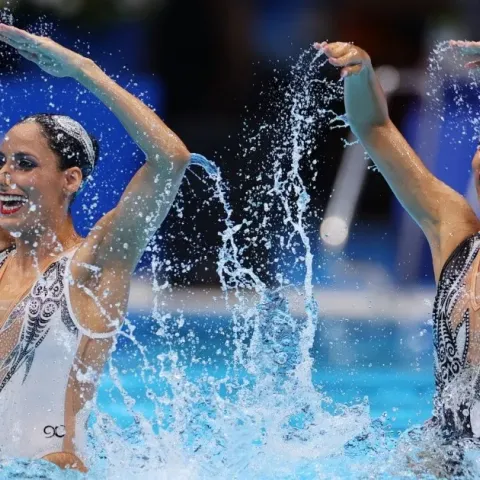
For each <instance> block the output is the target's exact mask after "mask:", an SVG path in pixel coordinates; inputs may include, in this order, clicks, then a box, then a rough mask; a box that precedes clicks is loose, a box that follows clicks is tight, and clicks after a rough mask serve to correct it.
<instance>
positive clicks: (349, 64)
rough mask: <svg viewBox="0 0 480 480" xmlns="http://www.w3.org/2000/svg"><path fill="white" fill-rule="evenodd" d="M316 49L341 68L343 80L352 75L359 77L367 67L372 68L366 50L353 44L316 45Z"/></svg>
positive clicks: (324, 43)
mask: <svg viewBox="0 0 480 480" xmlns="http://www.w3.org/2000/svg"><path fill="white" fill-rule="evenodd" d="M313 46H314V48H316V49H317V50H321V51H323V53H324V54H325V55H326V56H327V57H328V61H329V62H330V63H331V64H332V65H333V66H334V67H339V68H341V69H342V70H341V71H340V76H341V77H342V78H345V77H349V76H351V75H358V74H359V73H360V72H361V71H362V70H363V69H364V68H365V67H369V66H371V61H370V57H369V56H368V54H367V52H365V50H362V49H361V48H359V47H357V46H356V45H352V44H351V43H343V42H335V43H327V42H323V43H314V44H313Z"/></svg>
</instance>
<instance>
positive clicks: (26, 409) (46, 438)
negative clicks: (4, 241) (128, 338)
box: [0, 249, 116, 459]
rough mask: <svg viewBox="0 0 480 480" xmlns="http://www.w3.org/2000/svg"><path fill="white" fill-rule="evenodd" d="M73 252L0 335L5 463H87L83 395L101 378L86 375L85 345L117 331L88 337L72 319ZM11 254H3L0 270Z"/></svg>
mask: <svg viewBox="0 0 480 480" xmlns="http://www.w3.org/2000/svg"><path fill="white" fill-rule="evenodd" d="M74 253H75V251H71V252H69V253H68V254H66V255H65V256H63V257H62V258H60V259H59V260H58V261H56V262H54V263H52V264H51V265H50V266H49V267H48V268H47V270H46V271H45V272H44V273H43V274H42V275H41V276H40V277H39V278H38V280H37V281H36V282H35V283H34V285H33V286H32V288H31V290H30V291H29V293H28V294H27V295H26V296H25V297H24V298H23V299H22V300H21V301H20V302H19V303H18V304H17V305H15V306H14V308H13V310H11V312H10V314H9V315H8V318H7V319H6V321H5V323H4V324H3V325H2V326H1V328H0V459H1V458H4V457H25V458H41V457H43V456H45V455H47V454H50V453H55V452H71V453H75V454H76V455H77V456H79V457H80V458H82V456H83V450H84V446H85V439H86V421H87V419H88V416H89V409H88V408H87V403H89V402H87V401H86V400H88V398H86V397H85V395H84V393H83V392H84V391H85V389H86V388H89V386H90V385H93V384H94V383H95V382H96V377H95V376H94V375H90V376H89V375H87V373H88V371H89V366H88V362H87V361H86V359H85V358H84V356H83V353H82V352H83V349H84V345H85V342H86V341H91V339H99V341H104V340H102V339H107V338H109V337H112V336H113V335H114V334H115V333H116V332H111V333H105V334H95V333H93V332H89V331H88V330H86V329H85V328H83V327H82V326H81V325H80V323H79V322H78V321H77V319H76V318H75V315H74V313H73V310H72V306H71V303H70V295H69V285H70V282H71V277H70V274H69V272H70V268H69V267H70V262H71V259H72V257H73V254H74ZM12 254H13V249H10V250H8V251H6V252H1V253H0V268H1V267H2V265H3V264H4V262H5V261H6V259H7V258H8V256H9V255H12ZM88 339H90V340H88ZM72 382H76V383H75V385H76V387H75V388H71V383H72ZM75 405H77V406H78V405H83V407H81V408H80V409H78V408H77V407H75Z"/></svg>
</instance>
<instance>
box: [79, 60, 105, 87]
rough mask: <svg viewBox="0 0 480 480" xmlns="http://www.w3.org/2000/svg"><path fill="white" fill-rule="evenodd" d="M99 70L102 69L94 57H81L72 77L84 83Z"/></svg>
mask: <svg viewBox="0 0 480 480" xmlns="http://www.w3.org/2000/svg"><path fill="white" fill-rule="evenodd" d="M97 70H100V67H99V66H98V65H97V64H96V63H95V62H94V61H93V60H92V59H90V58H87V57H81V59H80V61H79V62H78V64H77V68H76V69H75V71H74V72H73V74H72V78H74V79H75V80H77V81H79V82H80V83H83V82H84V81H85V80H87V79H88V78H89V77H91V75H92V74H93V73H94V72H95V71H97Z"/></svg>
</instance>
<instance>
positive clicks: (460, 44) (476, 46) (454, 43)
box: [449, 40, 480, 55]
mask: <svg viewBox="0 0 480 480" xmlns="http://www.w3.org/2000/svg"><path fill="white" fill-rule="evenodd" d="M449 44H450V47H451V48H452V49H454V50H456V51H457V52H460V53H462V54H463V55H480V42H464V41H461V40H450V42H449Z"/></svg>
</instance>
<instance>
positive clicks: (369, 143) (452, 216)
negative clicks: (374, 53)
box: [315, 42, 480, 280]
mask: <svg viewBox="0 0 480 480" xmlns="http://www.w3.org/2000/svg"><path fill="white" fill-rule="evenodd" d="M315 47H316V48H317V49H321V50H323V52H324V53H325V54H326V55H327V57H328V58H329V62H330V63H331V64H332V65H334V66H336V67H339V68H340V69H341V76H342V77H343V78H344V81H345V109H346V114H347V118H348V122H349V125H350V127H351V129H352V131H353V133H354V134H355V135H356V136H357V138H358V139H359V140H360V142H361V143H362V145H363V146H364V148H365V149H366V151H367V152H368V154H369V155H370V157H371V158H372V160H373V161H374V163H375V164H376V166H377V167H378V170H379V171H380V173H381V174H382V175H383V177H384V178H385V180H386V181H387V182H388V184H389V186H390V188H391V189H392V191H393V193H394V194H395V196H396V197H397V199H398V200H399V201H400V203H401V204H402V205H403V207H404V208H405V209H406V210H407V211H408V213H409V214H410V215H411V217H412V218H413V219H414V220H415V221H416V222H417V224H418V225H419V226H420V227H421V228H422V230H423V232H424V234H425V236H426V237H427V240H428V242H429V244H430V249H431V252H432V259H433V266H434V271H435V277H436V279H437V280H438V277H439V275H440V272H441V269H442V266H443V265H444V263H445V261H446V260H447V259H448V257H449V256H450V254H451V253H452V251H453V250H454V249H455V248H456V247H457V245H458V244H459V243H460V242H461V241H463V240H464V239H465V238H466V237H468V236H469V235H472V234H473V233H475V232H477V231H479V229H480V222H479V220H478V219H477V217H476V215H475V213H474V212H473V210H472V209H471V207H470V206H469V204H468V202H467V201H466V200H465V198H464V197H463V196H461V195H460V194H459V193H457V192H456V191H454V190H453V189H452V188H450V187H449V186H448V185H446V184H445V183H443V182H442V181H441V180H439V179H438V178H437V177H435V176H434V175H433V174H432V173H431V172H430V171H429V170H428V169H427V167H426V166H425V165H424V163H423V162H422V161H421V160H420V158H419V156H418V155H417V154H416V152H415V151H414V150H413V148H412V147H411V146H410V145H409V144H408V142H407V141H406V140H405V138H404V137H403V135H402V134H401V133H400V131H399V130H398V129H397V127H396V126H395V125H394V124H393V122H392V121H391V119H390V117H389V113H388V106H387V101H386V98H385V94H384V93H383V90H382V88H381V86H380V83H379V81H378V79H377V77H376V74H375V71H374V69H373V67H372V63H371V60H370V57H369V56H368V54H367V53H366V52H365V51H364V50H362V49H361V48H359V47H358V46H356V45H353V44H349V43H340V42H337V43H326V42H323V43H322V44H315Z"/></svg>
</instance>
